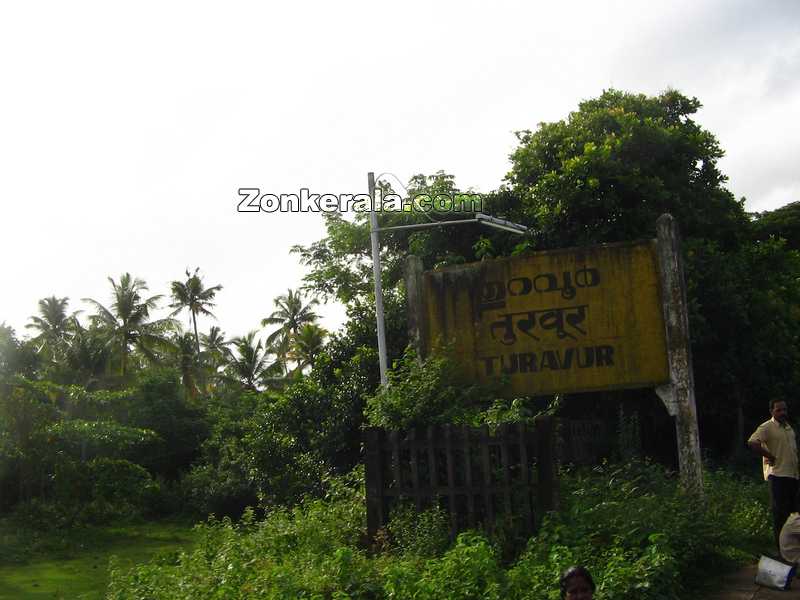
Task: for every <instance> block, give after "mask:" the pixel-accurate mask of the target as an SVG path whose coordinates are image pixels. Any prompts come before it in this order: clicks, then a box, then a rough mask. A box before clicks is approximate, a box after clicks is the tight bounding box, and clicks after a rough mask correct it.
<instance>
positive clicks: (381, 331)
mask: <svg viewBox="0 0 800 600" xmlns="http://www.w3.org/2000/svg"><path fill="white" fill-rule="evenodd" d="M367 183H368V185H369V197H370V203H371V205H372V210H371V211H370V213H369V237H370V242H371V244H372V274H373V276H374V278H375V320H376V321H377V323H378V361H379V364H380V369H381V386H386V384H387V383H388V381H389V380H388V377H387V371H388V367H387V359H386V323H385V321H384V315H383V287H382V284H381V253H380V238H379V236H380V232H381V231H395V230H400V229H428V228H430V227H441V226H442V225H463V224H465V223H480V224H482V225H486V226H487V227H493V228H495V229H501V230H503V231H508V232H510V233H516V234H518V235H523V234H525V233H527V232H528V228H527V227H525V226H524V225H519V224H518V223H512V222H511V221H506V220H505V219H498V218H496V217H490V216H489V215H484V214H483V213H475V218H474V219H460V220H457V221H437V222H435V223H417V224H414V225H398V226H396V227H384V228H379V227H378V215H377V212H376V211H375V208H376V207H375V173H373V172H372V171H370V172H369V174H368V175H367Z"/></svg>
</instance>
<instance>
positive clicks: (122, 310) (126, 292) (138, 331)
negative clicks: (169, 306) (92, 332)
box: [84, 273, 175, 377]
mask: <svg viewBox="0 0 800 600" xmlns="http://www.w3.org/2000/svg"><path fill="white" fill-rule="evenodd" d="M108 281H109V282H110V283H111V288H112V294H111V299H112V302H111V305H110V307H109V308H106V307H105V306H103V305H102V304H101V303H100V302H98V301H97V300H94V299H92V298H84V301H85V302H89V303H90V304H92V305H93V306H94V307H95V308H96V309H97V314H94V315H91V316H90V317H89V318H90V320H91V322H92V324H93V325H95V326H97V327H98V328H100V329H101V330H103V331H104V332H105V334H106V336H107V340H108V342H109V343H110V344H111V345H112V347H113V348H114V350H115V351H116V352H118V353H119V357H120V374H121V375H122V376H123V377H124V376H125V375H127V373H128V356H129V354H130V352H131V349H132V348H136V349H138V350H139V351H140V352H142V354H143V355H144V356H145V357H147V358H150V359H153V358H154V354H153V351H152V348H153V347H154V346H156V345H159V344H163V343H164V335H165V332H166V331H167V330H169V329H171V328H173V327H174V325H175V322H174V320H173V319H171V318H166V319H156V320H150V313H151V311H153V310H155V309H156V307H157V306H158V301H159V300H160V299H161V296H160V295H156V296H150V297H149V298H144V297H142V293H143V292H146V291H147V284H146V283H145V282H144V281H143V280H142V279H138V278H133V277H131V275H130V273H124V274H123V275H122V276H121V277H120V280H119V283H117V282H116V281H114V279H113V278H112V277H109V278H108Z"/></svg>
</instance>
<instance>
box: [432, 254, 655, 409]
mask: <svg viewBox="0 0 800 600" xmlns="http://www.w3.org/2000/svg"><path fill="white" fill-rule="evenodd" d="M423 297H424V301H425V307H426V308H425V322H426V323H427V329H426V331H425V332H424V335H425V337H426V338H427V340H428V342H429V344H432V345H433V346H434V347H436V346H437V345H441V344H447V343H452V344H453V348H454V352H455V354H456V358H457V360H458V361H459V363H461V365H462V366H463V367H464V368H465V369H466V371H467V373H469V374H470V375H471V376H472V378H473V379H475V380H478V381H484V382H485V381H488V380H491V379H493V378H496V377H500V376H505V377H507V379H508V381H509V386H508V392H509V393H510V394H513V395H537V394H551V393H560V392H579V391H596V390H605V389H617V388H630V387H651V386H655V385H659V384H661V383H664V382H666V381H668V380H669V370H668V367H667V352H666V344H665V334H664V321H663V316H662V308H661V306H662V305H661V298H660V295H659V279H658V273H657V270H656V246H655V241H646V242H636V243H624V244H609V245H603V246H592V247H586V248H572V249H567V250H554V251H547V252H539V253H536V254H533V255H531V256H526V257H517V258H507V259H498V260H491V261H483V262H480V263H474V264H471V265H463V266H458V267H450V268H446V269H443V270H440V271H431V272H427V273H425V275H424V280H423Z"/></svg>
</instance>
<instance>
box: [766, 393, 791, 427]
mask: <svg viewBox="0 0 800 600" xmlns="http://www.w3.org/2000/svg"><path fill="white" fill-rule="evenodd" d="M769 412H770V414H771V415H772V418H773V419H775V420H776V421H777V422H778V423H786V417H788V416H789V409H788V407H787V406H786V402H785V401H783V400H781V399H780V398H773V399H772V400H770V401H769Z"/></svg>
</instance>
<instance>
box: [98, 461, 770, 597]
mask: <svg viewBox="0 0 800 600" xmlns="http://www.w3.org/2000/svg"><path fill="white" fill-rule="evenodd" d="M331 484H332V485H331ZM328 489H329V492H328V495H327V497H326V498H325V499H308V500H306V501H304V502H303V503H302V504H301V505H300V506H297V507H296V508H294V509H292V510H287V509H278V510H275V511H272V512H271V513H270V514H269V515H268V516H267V517H266V518H265V519H264V520H263V521H257V520H255V519H254V518H253V515H252V513H247V514H246V516H245V518H244V519H243V520H242V521H241V522H240V523H239V524H234V523H232V522H231V521H229V520H227V519H223V520H221V521H218V520H211V521H209V522H208V523H206V524H205V525H201V526H200V531H201V539H202V541H201V542H200V544H199V545H198V546H197V547H196V548H195V549H194V550H193V551H191V552H185V553H182V554H181V555H180V556H178V557H177V558H176V559H175V560H174V562H172V561H170V562H165V561H161V563H160V564H159V563H155V564H149V565H143V566H140V567H137V568H136V569H133V570H131V571H125V570H121V569H118V570H116V571H115V572H114V574H113V580H112V584H111V587H110V591H109V598H113V599H114V600H125V599H131V600H132V599H134V598H140V597H147V598H153V599H157V600H167V599H169V600H179V599H188V598H201V597H202V598H226V599H236V598H242V599H244V598H286V599H287V600H290V599H291V600H294V599H296V598H308V599H311V598H342V599H344V598H353V599H355V598H363V599H368V598H369V599H377V598H387V599H391V598H394V599H406V598H408V599H411V598H426V599H439V598H463V599H477V598H481V599H486V598H496V599H500V598H508V599H511V600H514V599H531V600H534V599H535V600H541V599H542V598H551V599H553V600H555V599H556V598H558V589H557V581H558V574H559V572H560V571H561V570H562V569H563V568H565V567H566V566H568V565H571V564H575V563H583V564H586V565H588V567H589V569H590V570H591V572H592V574H593V576H594V578H595V581H596V582H597V584H598V593H597V595H596V597H597V598H599V599H600V600H603V599H614V600H626V599H631V600H633V599H637V600H648V599H653V600H655V599H664V598H686V592H687V590H688V588H689V586H690V585H694V584H696V583H697V582H698V581H702V579H703V578H704V577H705V576H706V575H707V574H708V572H709V571H711V570H713V569H715V568H720V567H722V566H724V565H726V564H728V563H729V562H730V561H731V560H736V559H738V558H740V557H741V555H742V554H743V553H745V552H748V551H750V549H751V547H752V546H753V545H754V544H755V545H757V544H763V543H765V542H766V540H767V539H768V538H769V528H768V525H767V523H768V519H767V514H766V498H765V497H764V496H765V489H764V486H763V485H762V482H757V481H752V480H749V481H748V480H740V479H737V478H734V477H732V476H731V475H727V474H725V473H711V474H709V477H708V479H707V483H706V494H707V499H706V502H705V503H704V504H703V503H697V502H696V501H695V499H693V498H691V497H687V496H685V495H683V494H682V493H681V492H680V490H679V488H678V486H677V485H676V479H675V477H674V474H669V473H666V472H665V471H664V470H663V469H662V468H660V467H656V466H653V465H648V464H644V463H633V464H625V465H604V466H602V467H597V468H596V469H594V470H592V471H590V472H580V473H565V474H564V475H563V477H562V508H561V510H560V511H559V512H556V513H551V514H549V515H548V516H547V517H546V518H545V520H544V523H543V524H542V527H541V528H540V530H539V533H538V535H537V536H536V537H533V538H531V539H530V540H529V541H528V544H527V547H525V548H524V549H523V551H522V552H521V553H520V554H519V555H518V556H515V557H512V558H511V559H510V560H508V561H506V560H503V555H504V552H503V541H502V539H499V538H491V537H487V536H485V535H484V534H481V533H478V532H465V533H463V534H461V535H459V536H458V538H457V539H456V540H454V541H450V542H447V541H446V538H445V540H444V541H443V540H442V530H443V527H442V523H441V516H438V515H437V513H436V512H435V511H434V512H432V513H427V515H428V516H425V515H423V518H422V519H421V520H419V524H420V527H419V528H418V529H417V530H416V531H412V530H411V529H412V528H411V527H410V526H409V524H408V523H409V519H408V516H407V515H404V514H402V513H401V514H398V515H397V516H396V519H395V520H393V521H392V523H390V525H389V527H388V529H389V532H390V533H388V536H389V543H388V544H387V546H386V549H385V550H384V551H382V552H378V553H377V554H370V553H368V552H367V551H366V550H365V547H364V546H363V545H362V544H361V543H360V542H361V540H363V539H364V535H365V514H364V501H363V487H353V486H352V484H351V485H342V483H341V482H337V481H334V482H329V488H328Z"/></svg>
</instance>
